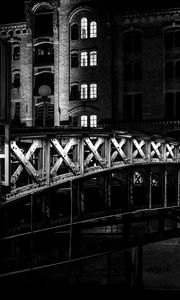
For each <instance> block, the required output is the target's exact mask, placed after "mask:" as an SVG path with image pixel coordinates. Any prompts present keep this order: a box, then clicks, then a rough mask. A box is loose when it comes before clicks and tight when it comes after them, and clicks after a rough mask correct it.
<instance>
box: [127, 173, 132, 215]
mask: <svg viewBox="0 0 180 300" xmlns="http://www.w3.org/2000/svg"><path fill="white" fill-rule="evenodd" d="M128 208H129V209H132V208H133V176H132V170H131V168H129V169H128Z"/></svg>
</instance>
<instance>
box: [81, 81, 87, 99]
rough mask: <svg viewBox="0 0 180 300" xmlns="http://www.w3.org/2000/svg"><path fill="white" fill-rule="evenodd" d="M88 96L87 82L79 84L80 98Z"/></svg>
mask: <svg viewBox="0 0 180 300" xmlns="http://www.w3.org/2000/svg"><path fill="white" fill-rule="evenodd" d="M87 97H88V86H87V84H82V85H81V99H87Z"/></svg>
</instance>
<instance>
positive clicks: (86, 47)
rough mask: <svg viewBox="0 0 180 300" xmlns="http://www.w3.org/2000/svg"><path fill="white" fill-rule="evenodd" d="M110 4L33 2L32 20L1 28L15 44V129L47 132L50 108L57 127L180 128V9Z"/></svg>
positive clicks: (80, 0) (29, 9) (51, 120)
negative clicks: (40, 128)
mask: <svg viewBox="0 0 180 300" xmlns="http://www.w3.org/2000/svg"><path fill="white" fill-rule="evenodd" d="M106 5H107V4H106V3H105V2H103V1H101V0H99V1H96V0H94V1H93V0H51V1H50V0H49V1H35V0H29V1H26V2H25V8H24V9H25V13H26V19H25V20H24V22H21V23H10V24H2V25H0V36H1V37H2V38H5V39H9V40H10V42H11V45H12V76H11V77H12V86H11V103H12V105H11V116H12V123H14V124H24V125H26V126H34V125H35V126H41V125H43V124H44V123H43V111H44V109H46V125H51V126H53V125H55V126H59V125H61V124H62V125H63V124H68V125H72V126H77V125H78V126H91V127H93V126H98V125H103V124H106V125H107V124H112V123H114V124H121V126H122V128H128V127H130V128H133V129H139V128H142V127H143V128H144V129H147V128H148V130H150V128H151V129H152V128H154V129H157V128H166V130H170V131H171V130H175V129H178V127H179V121H180V80H179V79H180V10H179V9H178V8H172V9H165V8H162V9H144V10H143V9H139V10H138V9H137V10H132V9H131V10H129V11H127V10H123V9H121V8H119V9H117V7H114V5H113V6H112V7H110V6H109V5H107V6H106ZM47 86H48V88H47ZM47 96H48V98H47ZM154 129H152V130H154Z"/></svg>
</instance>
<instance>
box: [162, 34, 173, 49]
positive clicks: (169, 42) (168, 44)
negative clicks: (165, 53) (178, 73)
mask: <svg viewBox="0 0 180 300" xmlns="http://www.w3.org/2000/svg"><path fill="white" fill-rule="evenodd" d="M164 39H165V48H166V49H172V48H173V32H172V31H167V32H165V36H164Z"/></svg>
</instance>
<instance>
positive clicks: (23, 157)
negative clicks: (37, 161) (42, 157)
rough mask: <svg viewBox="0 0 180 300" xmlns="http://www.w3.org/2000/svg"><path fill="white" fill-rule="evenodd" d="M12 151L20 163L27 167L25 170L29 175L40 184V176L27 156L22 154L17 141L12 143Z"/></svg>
mask: <svg viewBox="0 0 180 300" xmlns="http://www.w3.org/2000/svg"><path fill="white" fill-rule="evenodd" d="M11 149H12V151H13V152H14V154H15V155H16V157H17V159H18V160H19V162H20V163H21V164H22V165H23V166H24V167H25V169H26V170H27V172H28V173H29V175H31V176H32V177H33V179H34V180H35V181H36V182H38V183H40V182H41V180H40V178H39V174H38V172H37V170H36V169H35V168H34V167H33V165H32V164H31V163H30V162H29V160H28V158H27V156H26V155H24V154H23V153H22V151H21V149H20V148H19V147H18V146H17V144H16V142H15V141H12V142H11Z"/></svg>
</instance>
